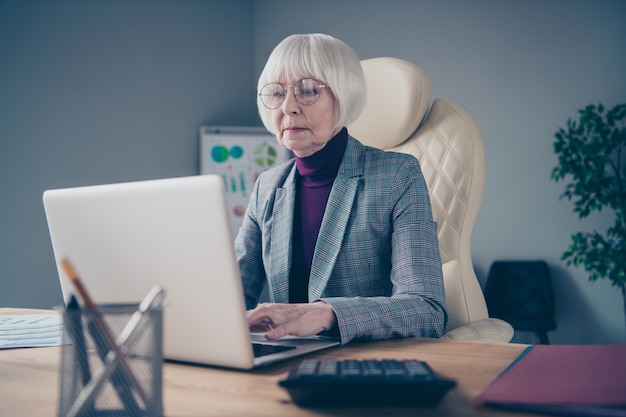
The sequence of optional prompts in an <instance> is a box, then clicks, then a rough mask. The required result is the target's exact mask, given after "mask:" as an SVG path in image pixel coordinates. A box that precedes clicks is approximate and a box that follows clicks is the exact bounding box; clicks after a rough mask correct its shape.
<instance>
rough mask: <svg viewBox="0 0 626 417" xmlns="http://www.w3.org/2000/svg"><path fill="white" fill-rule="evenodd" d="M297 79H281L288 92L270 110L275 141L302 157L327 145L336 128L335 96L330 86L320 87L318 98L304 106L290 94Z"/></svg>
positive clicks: (335, 132) (336, 130)
mask: <svg viewBox="0 0 626 417" xmlns="http://www.w3.org/2000/svg"><path fill="white" fill-rule="evenodd" d="M297 82H298V80H281V82H280V83H281V84H282V85H283V86H285V87H286V88H287V93H286V94H285V99H284V101H283V103H282V104H281V105H280V107H278V108H277V109H274V110H272V111H271V112H272V113H271V120H272V127H273V128H274V132H275V134H276V139H277V140H278V143H280V144H281V145H282V146H284V147H285V148H287V149H289V150H291V151H292V152H293V153H294V154H295V155H296V156H298V157H300V158H305V157H307V156H310V155H313V154H314V153H315V152H317V151H319V150H320V149H322V148H323V147H324V146H326V144H327V143H328V141H330V139H332V137H333V136H335V135H336V134H337V132H338V131H339V130H338V129H335V123H336V117H335V97H334V96H333V94H332V92H331V90H330V88H321V89H320V96H319V98H318V100H317V101H316V102H315V103H313V104H311V105H309V106H306V105H303V104H301V103H300V102H299V101H298V100H296V98H295V96H294V94H293V86H294V85H295V84H296V83H297Z"/></svg>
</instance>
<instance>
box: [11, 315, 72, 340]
mask: <svg viewBox="0 0 626 417" xmlns="http://www.w3.org/2000/svg"><path fill="white" fill-rule="evenodd" d="M62 336H63V316H62V315H61V314H59V313H56V312H50V313H40V314H20V315H0V349H13V348H25V347H39V346H60V345H61V344H62Z"/></svg>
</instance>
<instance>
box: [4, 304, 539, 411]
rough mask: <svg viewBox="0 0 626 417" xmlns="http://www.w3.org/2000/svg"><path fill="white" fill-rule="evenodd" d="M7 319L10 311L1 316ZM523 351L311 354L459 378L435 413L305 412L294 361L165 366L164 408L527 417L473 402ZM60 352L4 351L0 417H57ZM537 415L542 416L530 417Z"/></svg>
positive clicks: (382, 348) (420, 345) (419, 342)
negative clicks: (289, 388)
mask: <svg viewBox="0 0 626 417" xmlns="http://www.w3.org/2000/svg"><path fill="white" fill-rule="evenodd" d="M0 313H4V314H7V309H0ZM524 348H525V345H519V344H495V343H481V342H464V341H448V340H434V339H401V340H388V341H383V342H368V343H354V344H350V345H347V346H343V347H337V348H331V349H329V350H326V351H323V352H320V353H317V354H313V355H311V356H318V357H331V358H338V359H343V358H356V359H364V358H396V359H409V358H417V359H420V360H424V361H426V362H428V363H429V364H430V365H431V367H432V368H433V369H435V371H437V372H439V373H441V374H442V375H444V376H447V377H450V378H454V379H456V381H457V383H458V385H457V388H455V389H454V390H452V391H450V392H449V393H448V394H447V395H446V397H445V398H444V400H443V401H442V403H441V404H440V405H439V406H437V407H436V408H420V409H419V411H418V412H417V411H416V410H417V409H416V408H398V407H390V408H370V409H358V408H326V409H304V408H300V407H298V406H296V405H295V404H293V403H292V402H291V401H290V398H289V395H288V394H287V392H286V391H285V390H283V389H282V388H281V387H280V386H278V385H277V382H278V381H279V380H280V379H283V378H285V376H286V374H287V372H288V371H289V369H290V367H291V366H292V365H294V364H295V363H297V362H298V361H299V360H300V359H293V360H291V361H287V362H284V363H280V364H275V365H271V366H269V367H267V368H263V369H259V370H254V371H247V372H244V371H234V370H226V369H218V368H211V367H202V366H190V365H181V364H174V363H165V364H164V368H163V404H164V408H165V415H166V416H167V417H194V416H220V417H224V416H237V417H241V416H249V417H255V416H289V417H297V416H369V415H372V416H394V417H395V416H405V415H406V416H415V415H416V414H418V413H419V415H420V416H437V417H440V416H484V415H487V416H489V415H492V416H500V415H502V416H518V417H521V416H524V415H525V414H522V413H508V412H504V411H498V410H492V409H486V408H483V407H480V406H476V405H474V404H473V400H474V398H476V396H478V394H480V393H481V392H482V391H483V389H485V388H486V387H487V385H489V383H491V381H493V379H494V378H495V377H496V376H497V375H498V374H499V373H500V372H501V371H502V370H504V369H505V368H506V367H507V366H508V365H509V364H510V363H511V361H513V360H514V359H515V358H516V357H517V356H518V355H519V354H520V353H521V352H522V350H523V349H524ZM60 354H61V348H60V347H46V348H27V349H5V350H0V416H11V417H21V416H24V417H31V416H56V413H57V398H58V383H59V381H58V379H59V372H58V371H59V364H60ZM533 416H537V414H533Z"/></svg>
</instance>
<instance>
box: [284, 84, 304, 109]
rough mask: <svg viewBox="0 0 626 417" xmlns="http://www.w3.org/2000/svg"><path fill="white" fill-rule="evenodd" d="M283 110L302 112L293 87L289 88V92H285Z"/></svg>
mask: <svg viewBox="0 0 626 417" xmlns="http://www.w3.org/2000/svg"><path fill="white" fill-rule="evenodd" d="M282 110H283V113H284V114H298V113H300V103H298V100H296V96H295V94H294V92H293V88H289V89H287V92H286V93H285V100H284V101H283V104H282Z"/></svg>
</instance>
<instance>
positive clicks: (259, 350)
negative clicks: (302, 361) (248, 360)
mask: <svg viewBox="0 0 626 417" xmlns="http://www.w3.org/2000/svg"><path fill="white" fill-rule="evenodd" d="M295 348H296V347H295V346H282V345H269V344H265V343H253V344H252V350H253V351H254V357H255V358H258V357H259V356H265V355H271V354H272V353H280V352H284V351H286V350H291V349H295Z"/></svg>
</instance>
